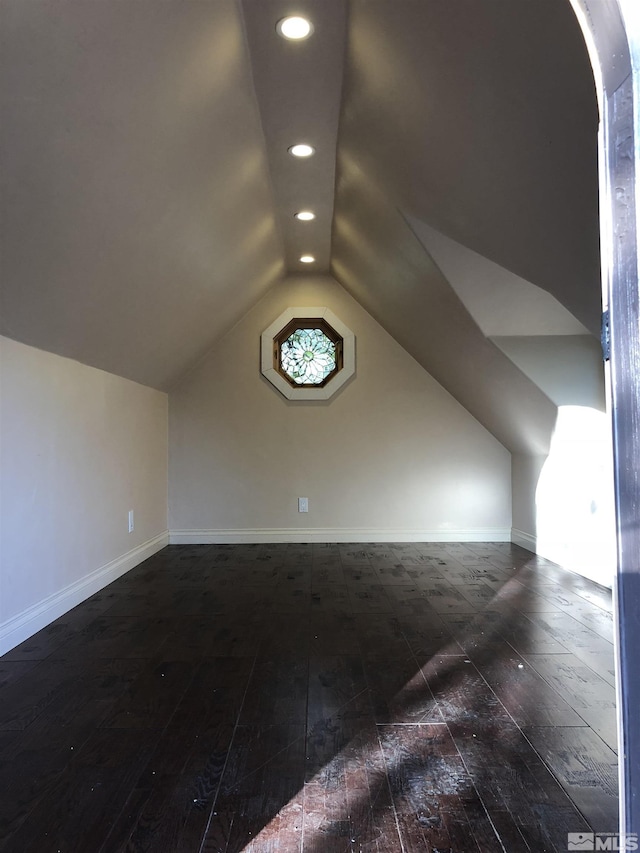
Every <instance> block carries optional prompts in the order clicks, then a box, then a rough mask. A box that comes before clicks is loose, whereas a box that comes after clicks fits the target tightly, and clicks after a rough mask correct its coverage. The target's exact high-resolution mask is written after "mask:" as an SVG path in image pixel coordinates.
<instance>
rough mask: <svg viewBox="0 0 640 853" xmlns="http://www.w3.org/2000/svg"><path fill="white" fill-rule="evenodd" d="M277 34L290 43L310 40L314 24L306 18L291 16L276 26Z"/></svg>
mask: <svg viewBox="0 0 640 853" xmlns="http://www.w3.org/2000/svg"><path fill="white" fill-rule="evenodd" d="M276 32H277V33H278V35H279V36H282V38H285V39H289V40H290V41H300V40H301V39H306V38H308V37H309V36H310V35H311V33H312V32H313V24H312V23H311V21H308V20H307V19H306V18H301V17H300V16H298V15H291V16H290V17H288V18H282V20H281V21H278V23H277V24H276Z"/></svg>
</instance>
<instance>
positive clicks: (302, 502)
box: [298, 498, 309, 512]
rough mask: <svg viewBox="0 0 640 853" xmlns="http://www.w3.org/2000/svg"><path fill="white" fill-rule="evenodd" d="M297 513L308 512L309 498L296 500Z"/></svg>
mask: <svg viewBox="0 0 640 853" xmlns="http://www.w3.org/2000/svg"><path fill="white" fill-rule="evenodd" d="M298 512H309V498H298Z"/></svg>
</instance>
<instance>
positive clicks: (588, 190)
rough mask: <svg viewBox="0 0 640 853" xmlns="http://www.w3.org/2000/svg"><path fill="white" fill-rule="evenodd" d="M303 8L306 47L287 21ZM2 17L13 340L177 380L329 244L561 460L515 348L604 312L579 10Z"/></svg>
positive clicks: (24, 11) (354, 283)
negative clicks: (520, 341) (303, 217)
mask: <svg viewBox="0 0 640 853" xmlns="http://www.w3.org/2000/svg"><path fill="white" fill-rule="evenodd" d="M293 13H296V14H306V15H308V16H309V17H310V18H311V20H312V21H313V24H314V32H313V34H312V36H311V37H310V38H308V39H306V40H304V41H301V42H287V41H284V40H283V39H281V38H280V37H279V36H278V35H277V33H276V30H275V24H276V22H277V21H278V20H279V19H281V18H283V17H284V16H285V15H288V14H293ZM0 15H1V32H2V45H1V48H2V59H1V62H2V66H1V68H0V107H1V110H2V130H1V143H0V144H1V149H0V157H1V161H0V162H1V170H2V174H1V178H0V179H1V182H2V183H1V186H0V193H1V199H2V200H1V211H2V219H1V222H0V239H1V241H2V245H1V249H2V316H1V326H0V331H1V332H2V334H5V335H7V336H9V337H13V338H16V339H18V340H21V341H23V342H25V343H29V344H32V345H34V346H37V347H40V348H42V349H46V350H49V351H51V352H55V353H59V354H61V355H65V356H70V357H72V358H75V359H78V360H79V361H82V362H84V363H86V364H90V365H93V366H96V367H99V368H102V369H104V370H108V371H110V372H112V373H115V374H118V375H121V376H125V377H127V378H131V379H134V380H136V381H138V382H142V383H144V384H147V385H151V386H153V387H157V388H161V389H169V388H171V387H172V385H173V384H175V383H176V382H177V381H179V379H180V377H181V375H182V374H183V373H184V372H185V371H186V370H188V369H189V367H190V366H192V365H193V364H194V363H195V362H196V361H197V360H198V359H199V358H200V357H201V356H202V355H203V354H204V353H205V352H206V351H207V350H208V349H210V348H211V346H212V345H213V343H214V342H215V340H216V339H217V338H218V337H219V336H220V335H222V334H224V333H225V332H226V331H227V330H228V329H229V328H231V326H232V325H233V323H234V322H236V321H237V320H238V319H239V318H240V317H241V316H242V315H243V314H244V313H245V312H246V311H247V310H248V309H249V308H250V307H251V306H252V305H253V304H255V302H256V301H257V300H259V299H260V298H261V297H262V296H263V295H264V294H265V293H266V292H267V290H268V289H269V288H270V287H271V286H273V285H274V284H275V283H276V282H278V281H279V280H280V279H281V278H282V277H283V276H284V275H286V274H288V273H296V274H297V273H300V272H301V271H302V270H303V269H304V267H303V265H302V264H301V263H300V261H299V257H300V256H301V254H303V253H306V252H309V253H311V254H313V255H314V256H315V258H316V262H315V264H314V265H313V272H314V273H317V272H325V273H330V274H332V275H333V276H334V277H335V278H336V279H337V280H338V281H339V282H340V283H341V284H342V285H343V286H344V287H345V288H346V289H347V290H348V291H349V292H350V293H351V294H352V295H353V296H354V297H355V298H356V299H357V300H358V301H359V302H360V303H361V304H362V305H363V306H364V307H365V308H366V309H367V310H368V311H369V312H370V313H371V314H372V315H373V316H374V317H375V318H376V319H377V320H378V321H379V322H380V323H381V324H382V325H383V326H384V327H385V328H386V329H387V330H388V331H389V332H390V333H391V334H393V335H394V336H395V337H396V339H397V340H398V341H399V342H400V343H401V344H402V345H403V346H404V347H405V348H406V349H407V351H408V352H409V353H411V355H413V356H414V357H415V358H416V359H417V360H418V361H419V362H420V363H421V364H422V365H423V367H424V368H425V369H426V370H428V371H429V372H430V373H432V375H433V376H434V377H435V378H436V379H437V380H438V381H440V382H441V383H442V384H443V385H444V387H445V388H447V389H448V390H449V391H450V392H451V393H452V394H453V395H454V396H455V397H456V398H457V399H458V400H459V401H460V402H461V403H462V404H463V405H464V406H466V408H467V409H468V410H469V411H470V412H471V413H472V414H474V415H475V416H476V417H477V418H478V419H479V420H480V421H481V423H483V424H484V425H485V426H486V427H487V428H488V429H489V430H490V431H491V432H493V434H494V435H495V436H496V437H497V438H498V439H499V440H500V441H502V442H503V444H505V446H506V447H508V448H509V449H511V450H516V451H519V450H520V451H528V452H543V451H544V449H545V446H544V445H545V441H546V437H548V435H549V426H550V424H552V423H553V419H554V417H555V411H556V409H555V405H554V403H553V402H552V401H551V400H550V398H549V396H547V394H546V393H544V391H543V390H542V389H541V388H540V387H539V385H538V384H536V383H535V382H534V381H532V379H531V377H530V375H527V373H526V371H524V370H522V369H521V365H520V366H518V365H517V364H516V361H517V360H514V359H513V358H512V357H510V356H509V355H508V354H507V353H508V352H510V351H511V350H510V349H509V348H508V347H506V346H501V345H500V338H501V337H505V338H506V337H507V336H508V337H510V339H513V337H514V336H516V337H517V336H525V337H526V336H532V337H533V336H535V337H538V338H539V337H541V336H545V335H546V336H549V337H550V338H551V337H552V336H562V338H563V339H569V338H570V337H571V336H575V337H576V339H577V338H580V339H584V338H585V336H588V335H589V334H593V333H596V332H597V328H598V323H599V257H598V218H597V217H598V211H597V174H596V134H597V121H598V117H597V105H596V97H595V91H594V84H593V77H592V73H591V69H590V66H589V61H588V57H587V52H586V49H585V45H584V42H583V40H582V36H581V34H580V30H579V27H578V23H577V21H576V19H575V16H574V14H573V12H572V9H571V6H570V4H569V2H568V0H548V2H545V3H532V2H528V0H512V2H504V0H483V2H478V0H403V2H398V1H397V0H297V2H294V0H208V2H202V0H167V2H162V3H159V2H157V0H136V2H135V3H121V2H118V1H117V0H103V2H100V3H87V2H86V0H30V2H24V0H3V2H2V4H0ZM296 142H307V143H310V144H312V145H313V146H314V147H315V149H316V154H315V156H314V157H312V158H310V159H309V160H307V161H295V160H294V159H293V158H292V157H291V156H290V155H289V153H288V151H287V149H288V147H289V146H291V145H292V144H294V143H296ZM308 207H310V208H313V209H314V210H315V212H316V214H317V216H316V219H315V220H314V221H313V222H309V223H301V222H299V221H297V220H296V219H294V216H293V214H294V213H295V212H296V210H299V209H302V208H308ZM510 346H511V349H513V345H512V344H510Z"/></svg>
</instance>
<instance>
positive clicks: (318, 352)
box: [273, 317, 342, 388]
mask: <svg viewBox="0 0 640 853" xmlns="http://www.w3.org/2000/svg"><path fill="white" fill-rule="evenodd" d="M273 361H274V367H275V368H276V370H277V371H278V372H279V373H280V374H281V375H282V376H283V377H284V378H285V379H286V380H287V381H288V382H290V383H291V384H292V385H293V386H294V387H296V386H300V385H315V386H317V387H320V388H321V387H322V386H323V385H326V383H327V382H328V381H329V380H330V379H332V378H333V376H335V374H336V373H337V372H338V371H339V370H340V369H341V368H342V338H341V337H340V335H339V334H338V333H337V332H336V330H335V329H333V328H332V327H331V326H330V325H329V323H327V322H326V321H325V320H324V319H322V318H321V317H316V318H309V317H307V318H300V319H298V318H296V319H294V320H292V321H291V322H290V323H288V324H287V325H286V326H285V328H284V329H283V330H282V331H281V332H280V333H279V334H278V335H277V336H276V337H275V339H274V352H273Z"/></svg>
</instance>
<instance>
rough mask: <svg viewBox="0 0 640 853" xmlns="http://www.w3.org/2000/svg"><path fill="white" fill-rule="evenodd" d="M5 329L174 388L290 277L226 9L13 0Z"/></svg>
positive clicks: (239, 43)
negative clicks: (267, 293)
mask: <svg viewBox="0 0 640 853" xmlns="http://www.w3.org/2000/svg"><path fill="white" fill-rule="evenodd" d="M0 14H1V15H2V27H1V29H2V46H1V48H2V60H1V61H2V66H1V68H0V97H1V106H2V113H3V121H2V132H1V133H2V136H1V139H2V142H1V145H2V148H1V155H0V156H1V164H2V178H1V180H2V185H1V187H0V193H1V196H2V222H1V239H2V326H1V330H2V332H3V334H5V335H8V336H10V337H14V338H17V339H18V340H21V341H23V342H25V343H28V344H33V345H35V346H38V347H40V348H42V349H46V350H50V351H52V352H56V353H59V354H61V355H65V356H70V357H72V358H75V359H77V360H79V361H82V362H84V363H86V364H90V365H93V366H96V367H100V368H103V369H104V370H107V371H110V372H112V373H115V374H118V375H120V376H125V377H128V378H130V379H134V380H137V381H139V382H142V383H144V384H146V385H151V386H154V387H158V388H167V387H169V386H170V385H171V383H172V382H173V381H175V379H176V378H177V377H179V376H180V375H181V374H182V373H184V371H185V370H186V369H187V368H188V367H190V366H191V365H192V364H193V362H194V360H197V359H198V358H199V357H201V356H202V355H203V354H204V352H206V351H207V350H208V349H209V348H210V346H211V343H212V341H213V340H215V339H216V337H217V336H218V335H219V334H221V333H222V332H223V331H226V330H227V329H228V328H229V326H230V325H231V324H232V323H233V322H235V321H236V320H238V319H239V318H240V316H242V315H243V314H244V313H245V312H246V311H247V310H248V309H249V307H250V306H251V305H253V304H254V303H255V301H256V300H257V299H258V298H260V296H262V295H263V294H264V293H265V291H266V290H267V289H268V288H269V286H270V285H271V284H273V283H274V282H275V281H277V280H279V279H280V277H281V276H282V274H283V272H284V258H283V250H282V240H281V236H280V234H279V232H278V228H277V223H276V218H275V215H274V210H273V204H272V190H271V185H270V180H269V173H268V168H267V156H266V150H265V145H264V137H263V133H262V127H261V124H260V117H259V114H258V110H257V107H256V102H255V96H254V91H253V82H252V76H251V69H250V65H249V58H248V53H247V45H246V40H245V36H244V30H243V23H242V15H241V10H240V9H239V7H238V6H237V4H236V3H235V2H233V0H215V1H214V2H192V0H186V2H182V0H170V1H169V2H157V0H135V2H132V3H122V2H118V0H101V2H95V3H94V2H89V3H87V2H86V0H33V2H32V1H31V0H29V2H26V3H25V2H23V0H7V2H3V3H2V4H1V8H0Z"/></svg>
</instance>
